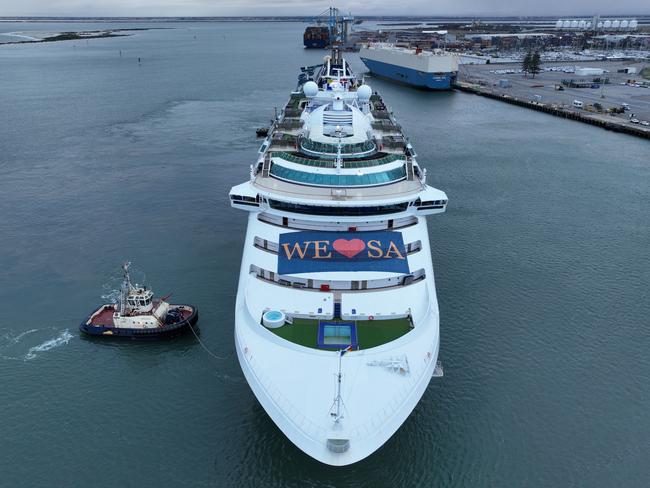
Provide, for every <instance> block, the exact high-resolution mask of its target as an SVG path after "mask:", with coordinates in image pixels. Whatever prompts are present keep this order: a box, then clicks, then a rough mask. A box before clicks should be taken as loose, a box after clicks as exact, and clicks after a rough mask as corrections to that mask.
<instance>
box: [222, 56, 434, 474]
mask: <svg viewBox="0 0 650 488" xmlns="http://www.w3.org/2000/svg"><path fill="white" fill-rule="evenodd" d="M312 70H313V67H312ZM312 73H315V71H312ZM230 199H231V204H232V206H233V207H235V208H239V209H242V210H246V211H247V212H248V229H247V234H246V239H245V242H244V246H243V257H242V265H241V274H240V277H239V287H238V292H237V303H236V313H235V344H236V349H237V355H238V358H239V361H240V364H241V367H242V370H243V372H244V374H245V376H246V379H247V381H248V383H249V385H250V387H251V389H252V390H253V392H254V393H255V395H256V397H257V398H258V400H259V401H260V403H261V404H262V406H263V407H264V409H265V410H266V412H267V413H268V414H269V416H270V417H271V418H272V419H273V421H274V422H275V423H276V424H277V425H278V427H279V428H280V429H281V430H282V432H283V433H284V434H285V435H286V436H287V437H288V438H289V439H290V440H291V441H292V442H293V443H294V444H295V445H296V446H298V447H299V448H300V449H302V450H303V451H304V452H305V453H307V454H308V455H310V456H312V457H313V458H315V459H318V460H319V461H321V462H323V463H327V464H330V465H347V464H351V463H354V462H356V461H359V460H361V459H363V458H365V457H367V456H369V455H370V454H372V453H373V452H374V451H375V450H377V449H378V448H379V447H380V446H381V445H382V444H384V443H385V442H386V441H387V440H388V439H389V438H390V437H391V436H392V435H393V434H394V433H395V431H396V430H397V429H398V428H399V426H400V425H401V424H402V423H403V422H404V420H406V418H407V417H408V416H409V414H410V413H411V411H412V410H413V408H414V407H415V406H416V404H417V403H418V401H419V400H420V398H421V396H422V395H423V393H424V391H425V390H426V388H427V385H428V384H429V381H430V379H431V377H432V375H433V373H434V371H435V370H436V364H437V358H438V348H439V315H438V303H437V299H436V289H435V284H434V275H433V267H432V264H431V254H430V246H429V234H428V231H427V222H426V218H425V217H426V216H427V215H431V214H437V213H442V212H444V211H445V208H446V205H447V196H446V195H445V193H444V192H442V191H440V190H437V189H435V188H432V187H430V186H428V185H427V184H426V170H424V169H422V168H421V167H420V165H419V164H418V162H417V155H416V153H415V151H414V149H413V147H412V146H411V144H410V143H409V141H408V140H407V139H406V138H405V136H404V134H403V133H402V130H401V127H400V125H399V124H398V123H397V121H396V120H395V118H394V117H393V115H392V113H391V112H390V111H389V110H388V108H387V107H386V105H385V104H384V103H383V101H382V99H381V97H380V96H379V95H378V94H376V93H373V92H372V90H371V88H370V87H369V86H367V85H364V84H360V83H359V80H357V78H356V77H355V75H354V73H352V71H351V69H350V67H349V65H348V64H347V62H346V61H345V60H344V59H343V58H342V57H341V55H340V54H339V52H338V51H337V50H335V51H333V53H332V56H328V57H326V59H325V61H324V63H323V65H322V66H321V67H320V68H319V69H318V73H317V74H316V75H315V76H314V75H312V76H309V73H303V76H302V77H301V80H300V82H299V85H298V87H297V89H296V90H295V91H294V92H292V93H291V97H290V98H289V101H288V103H287V105H286V107H285V108H284V110H283V111H282V113H281V114H280V115H279V116H278V117H277V119H276V120H275V122H274V124H273V126H272V127H271V130H270V132H269V135H268V137H267V138H266V139H265V141H264V142H263V144H262V146H261V148H260V150H259V153H258V156H257V161H256V162H255V163H254V164H253V165H251V168H250V178H249V181H247V182H245V183H242V184H240V185H238V186H235V187H233V188H232V189H231V191H230Z"/></svg>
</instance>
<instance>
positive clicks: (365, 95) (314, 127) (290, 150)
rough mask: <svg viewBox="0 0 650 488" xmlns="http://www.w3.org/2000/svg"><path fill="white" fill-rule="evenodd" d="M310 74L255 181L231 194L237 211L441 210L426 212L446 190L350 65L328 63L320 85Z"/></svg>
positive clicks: (271, 139)
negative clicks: (429, 177)
mask: <svg viewBox="0 0 650 488" xmlns="http://www.w3.org/2000/svg"><path fill="white" fill-rule="evenodd" d="M312 68H313V67H312ZM304 71H305V69H303V75H302V76H301V80H300V83H299V86H298V89H297V90H296V91H294V92H292V93H291V96H290V98H289V100H288V102H287V104H286V106H285V107H284V109H283V110H282V111H281V113H280V115H279V116H278V117H277V118H276V120H274V122H273V125H272V127H271V130H270V131H269V134H268V136H267V138H266V139H265V140H264V142H263V144H262V146H261V148H260V150H259V153H258V158H257V162H256V163H255V164H254V165H252V166H251V174H250V181H249V182H248V183H246V184H244V185H239V186H238V187H235V188H233V190H232V191H231V199H232V201H233V205H241V207H240V208H246V209H248V210H253V211H254V210H255V209H256V208H257V209H262V208H264V209H269V208H271V209H275V210H277V209H278V208H279V207H280V206H281V207H282V208H284V209H285V210H286V211H290V210H287V209H289V206H291V205H295V204H297V205H302V207H304V208H302V207H301V208H302V210H304V212H302V213H307V211H308V210H310V209H311V210H314V214H319V212H318V211H316V210H317V209H316V208H315V207H317V206H327V207H328V208H329V209H330V214H332V215H334V214H337V215H339V214H342V212H343V210H341V211H338V210H335V209H336V208H343V207H345V208H346V212H345V214H346V215H347V214H349V215H358V214H364V215H366V214H367V215H370V213H369V212H370V210H371V209H372V208H375V207H377V205H383V206H384V207H385V208H384V207H382V210H385V211H383V213H399V211H398V210H399V209H402V207H403V206H411V205H413V206H417V207H430V205H429V202H437V203H436V207H435V209H433V208H421V209H419V212H422V213H424V212H425V211H428V210H438V209H439V208H440V207H439V206H440V205H445V204H446V198H447V197H446V195H445V194H444V192H441V191H439V190H436V189H433V188H431V187H429V186H427V185H426V170H423V169H421V168H420V166H419V165H418V163H417V159H416V158H417V155H416V153H415V151H414V150H413V148H412V147H411V145H410V143H409V142H408V140H407V139H406V137H405V136H404V134H403V133H402V128H401V126H400V125H399V124H398V123H397V122H396V120H395V118H394V117H393V114H392V112H391V111H390V110H389V109H388V108H387V107H386V105H385V104H384V102H383V100H382V99H381V97H380V96H379V95H378V94H377V93H373V91H372V89H371V88H370V87H369V86H367V85H365V84H359V82H358V80H357V79H356V77H355V76H354V74H353V73H352V72H351V70H350V69H349V66H348V65H347V63H346V62H345V60H344V59H342V58H340V57H338V58H336V57H335V58H330V59H326V60H325V64H324V65H323V66H322V68H321V70H320V72H319V73H318V75H317V76H316V77H315V78H314V79H313V80H309V79H308V78H307V75H306V74H305V73H304ZM310 74H312V72H310ZM272 202H275V203H276V207H273V205H272ZM441 202H442V203H441ZM280 204H281V205H280ZM287 205H288V206H287ZM352 206H357V207H364V206H365V207H367V209H368V212H365V211H364V212H357V211H354V210H353V209H351V208H350V207H352ZM389 210H390V212H389Z"/></svg>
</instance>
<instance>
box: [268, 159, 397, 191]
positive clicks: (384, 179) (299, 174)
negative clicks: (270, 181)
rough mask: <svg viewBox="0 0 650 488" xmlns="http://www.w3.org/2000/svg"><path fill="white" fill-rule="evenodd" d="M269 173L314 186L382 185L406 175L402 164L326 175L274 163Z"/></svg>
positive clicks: (283, 178)
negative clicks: (369, 171)
mask: <svg viewBox="0 0 650 488" xmlns="http://www.w3.org/2000/svg"><path fill="white" fill-rule="evenodd" d="M271 174H272V175H273V176H275V177H276V178H279V179H282V180H287V181H295V182H299V183H305V184H307V185H314V186H372V185H384V184H387V183H390V182H393V181H399V180H401V179H404V178H405V177H406V170H405V168H404V166H400V167H399V168H394V169H392V170H389V171H383V172H380V173H370V174H365V175H326V174H318V173H308V172H305V171H297V170H295V169H289V168H286V167H284V166H280V165H277V164H274V165H273V166H271Z"/></svg>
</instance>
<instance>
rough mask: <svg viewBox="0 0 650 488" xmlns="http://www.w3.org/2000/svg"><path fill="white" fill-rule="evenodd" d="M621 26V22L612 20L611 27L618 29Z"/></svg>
mask: <svg viewBox="0 0 650 488" xmlns="http://www.w3.org/2000/svg"><path fill="white" fill-rule="evenodd" d="M620 26H621V22H620V21H618V20H613V21H612V29H618V28H619V27H620Z"/></svg>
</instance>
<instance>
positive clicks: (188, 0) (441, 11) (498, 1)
mask: <svg viewBox="0 0 650 488" xmlns="http://www.w3.org/2000/svg"><path fill="white" fill-rule="evenodd" d="M331 3H332V2H331V0H330V1H320V0H269V1H259V0H257V1H252V0H110V1H109V0H95V1H92V0H22V1H20V2H18V1H15V2H8V5H5V6H4V7H3V10H2V15H4V16H14V15H15V16H18V15H23V16H236V15H255V16H257V15H260V16H262V15H278V16H286V15H318V14H319V13H320V12H322V11H324V10H326V9H327V8H328V7H329V6H330V5H331ZM337 6H338V7H339V8H340V9H341V10H342V11H344V12H352V13H353V14H354V15H422V16H436V15H476V16H486V15H493V16H495V15H508V16H512V15H585V16H590V15H595V14H602V15H606V14H609V15H616V14H620V15H630V14H637V15H640V14H646V13H650V2H648V1H647V0H618V1H617V2H615V3H612V2H611V0H574V1H571V2H567V1H566V0H545V1H544V2H540V1H539V0H518V1H516V2H515V1H511V2H504V1H502V0H438V1H436V2H432V1H430V0H403V1H401V2H399V3H397V2H395V1H394V0H377V1H373V2H363V1H359V0H353V1H348V2H344V3H338V4H337Z"/></svg>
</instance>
